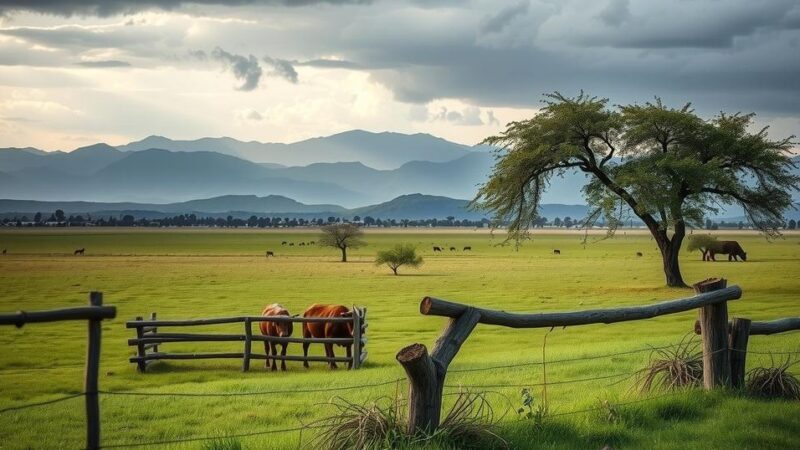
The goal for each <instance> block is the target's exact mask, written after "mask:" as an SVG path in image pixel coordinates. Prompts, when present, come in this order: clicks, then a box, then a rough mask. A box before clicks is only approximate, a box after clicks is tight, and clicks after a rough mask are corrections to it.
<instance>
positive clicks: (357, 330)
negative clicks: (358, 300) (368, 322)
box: [350, 305, 361, 369]
mask: <svg viewBox="0 0 800 450" xmlns="http://www.w3.org/2000/svg"><path fill="white" fill-rule="evenodd" d="M351 356H352V360H351V361H350V368H351V369H358V368H359V367H360V366H361V311H359V309H358V307H356V306H355V305H353V350H352V352H351Z"/></svg>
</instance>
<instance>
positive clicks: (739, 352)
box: [730, 317, 751, 389]
mask: <svg viewBox="0 0 800 450" xmlns="http://www.w3.org/2000/svg"><path fill="white" fill-rule="evenodd" d="M750 323H751V322H750V319H742V318H739V317H734V318H733V322H732V323H731V333H730V348H731V385H732V386H733V387H734V388H736V389H740V388H742V387H744V374H745V368H746V361H747V341H748V339H749V338H750Z"/></svg>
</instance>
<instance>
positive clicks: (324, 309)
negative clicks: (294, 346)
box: [303, 304, 353, 369]
mask: <svg viewBox="0 0 800 450" xmlns="http://www.w3.org/2000/svg"><path fill="white" fill-rule="evenodd" d="M303 317H330V318H337V317H353V312H352V311H350V310H349V309H347V307H346V306H344V305H320V304H314V305H311V306H309V307H308V309H306V311H305V312H304V313H303ZM303 337H304V338H306V339H307V338H310V337H314V338H352V337H353V322H352V321H350V322H303ZM309 345H311V344H308V343H304V344H303V356H305V357H308V346H309ZM323 345H324V346H325V356H327V357H328V358H334V357H335V355H334V354H333V344H323ZM339 345H341V346H342V347H345V348H346V349H347V357H348V358H351V360H350V362H348V363H347V367H348V368H352V367H353V362H352V357H353V344H352V342H351V343H348V344H339ZM303 366H305V367H308V361H304V362H303ZM330 366H331V369H335V368H336V362H335V361H331V362H330Z"/></svg>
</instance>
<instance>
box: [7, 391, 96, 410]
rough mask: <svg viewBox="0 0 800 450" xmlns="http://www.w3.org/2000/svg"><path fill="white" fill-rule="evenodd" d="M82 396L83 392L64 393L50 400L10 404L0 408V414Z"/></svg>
mask: <svg viewBox="0 0 800 450" xmlns="http://www.w3.org/2000/svg"><path fill="white" fill-rule="evenodd" d="M83 396H84V393H83V392H81V393H80V394H72V395H65V396H63V397H59V398H54V399H52V400H46V401H43V402H37V403H28V404H26V405H19V406H12V407H11V408H5V409H0V414H2V413H6V412H11V411H19V410H23V409H28V408H34V407H37V406H45V405H52V404H54V403H61V402H63V401H67V400H71V399H73V398H77V397H83Z"/></svg>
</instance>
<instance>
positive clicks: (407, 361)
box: [396, 279, 742, 433]
mask: <svg viewBox="0 0 800 450" xmlns="http://www.w3.org/2000/svg"><path fill="white" fill-rule="evenodd" d="M695 290H696V295H694V296H692V297H688V298H682V299H677V300H671V301H666V302H662V303H656V304H652V305H642V306H631V307H622V308H608V309H594V310H584V311H573V312H556V313H533V314H521V313H511V312H506V311H497V310H492V309H486V308H479V307H475V306H471V305H465V304H461V303H456V302H451V301H447V300H442V299H438V298H434V297H425V298H423V299H422V302H421V303H420V313H422V314H423V315H428V316H443V317H447V318H449V322H448V324H447V326H446V328H445V330H444V331H443V332H442V334H441V335H440V336H439V338H438V339H437V340H436V343H435V344H434V348H433V351H432V352H431V353H430V354H429V353H428V350H427V348H426V347H425V345H423V344H419V343H416V344H412V345H410V346H407V347H405V348H403V349H401V350H400V351H399V352H398V353H397V356H396V359H397V361H398V362H399V363H400V365H401V366H402V367H403V369H404V370H405V372H406V376H407V377H408V381H409V394H408V399H409V410H408V417H409V422H408V431H409V432H410V433H418V432H428V433H430V432H433V431H434V430H436V428H437V427H438V426H439V422H440V419H441V406H442V391H443V389H444V384H445V377H446V375H447V369H448V366H449V365H450V362H451V361H452V360H453V358H455V356H456V354H457V353H458V351H459V349H460V348H461V345H462V344H463V343H464V342H465V341H466V340H467V338H468V337H469V335H470V333H471V332H472V330H473V329H475V326H476V325H477V324H479V323H482V324H486V325H499V326H504V327H510V328H550V327H561V326H574V325H588V324H596V323H606V324H609V323H616V322H624V321H631V320H643V319H650V318H653V317H658V316H662V315H665V314H674V313H679V312H684V311H689V310H692V309H700V314H701V317H705V320H703V321H702V323H703V324H705V325H704V329H706V328H708V327H710V326H716V327H717V328H718V327H719V324H720V323H722V326H723V328H724V326H725V324H726V323H727V321H728V318H727V308H726V307H725V305H726V304H727V302H728V301H731V300H736V299H738V298H740V297H741V296H742V290H741V289H740V288H739V287H738V286H731V287H726V282H725V280H722V279H710V280H705V281H703V282H701V283H699V284H698V285H696V287H695ZM720 321H721V322H720ZM719 333H720V331H719V330H716V332H715V333H711V332H710V331H709V332H705V333H704V340H705V337H706V336H711V335H713V336H715V338H714V339H713V340H710V341H709V342H708V343H705V342H704V347H703V352H704V361H705V362H706V363H707V365H706V367H707V369H706V370H709V371H710V372H711V375H709V376H708V377H707V378H706V379H705V386H706V388H709V389H710V388H713V387H716V386H719V385H724V384H726V383H728V382H729V380H730V365H729V364H727V365H726V363H725V361H727V355H725V359H724V360H720V359H719V358H720V357H718V356H717V355H718V354H727V352H724V351H720V345H722V346H723V347H722V348H723V349H726V348H727V341H725V342H724V343H723V344H720V340H719V339H718V338H716V336H717V335H718V334H719ZM726 367H727V371H726V370H725V368H726Z"/></svg>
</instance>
